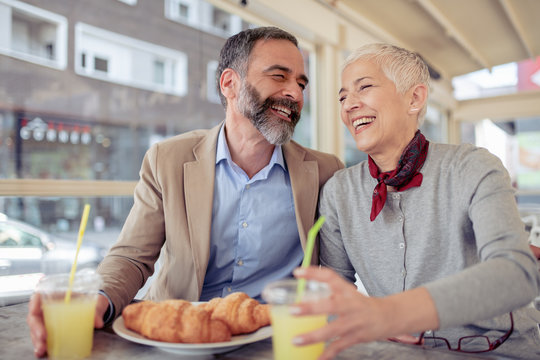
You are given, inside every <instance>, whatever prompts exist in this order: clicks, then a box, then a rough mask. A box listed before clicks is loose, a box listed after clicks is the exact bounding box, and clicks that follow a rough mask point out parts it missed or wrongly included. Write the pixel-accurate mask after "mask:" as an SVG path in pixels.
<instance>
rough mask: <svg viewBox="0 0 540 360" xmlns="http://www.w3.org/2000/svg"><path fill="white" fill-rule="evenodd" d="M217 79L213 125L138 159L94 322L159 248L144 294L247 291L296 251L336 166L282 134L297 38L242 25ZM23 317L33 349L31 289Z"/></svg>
mask: <svg viewBox="0 0 540 360" xmlns="http://www.w3.org/2000/svg"><path fill="white" fill-rule="evenodd" d="M217 80H218V87H219V90H220V93H221V99H222V103H223V105H224V106H225V109H226V117H225V122H224V124H221V125H219V126H217V127H215V128H213V129H210V130H196V131H192V132H189V133H186V134H182V135H179V136H176V137H174V138H171V139H168V140H165V141H163V142H161V143H159V144H156V145H154V146H153V147H152V148H151V149H150V150H149V151H148V152H147V154H146V156H145V158H144V160H143V164H142V167H141V172H140V180H139V183H138V184H137V187H136V189H135V198H134V205H133V208H132V209H131V212H130V214H129V216H128V218H127V220H126V223H125V225H124V228H123V229H122V232H121V234H120V238H119V240H118V242H117V243H116V244H115V245H114V246H113V247H112V248H111V250H110V252H109V254H108V255H107V257H106V258H105V259H104V261H103V262H102V264H100V266H99V268H98V272H99V273H100V274H101V275H102V276H103V279H104V286H103V294H102V295H100V296H99V299H98V304H97V307H96V319H95V326H96V328H100V327H102V326H103V324H104V320H105V321H110V320H112V319H114V317H116V316H118V315H120V314H121V311H122V309H123V308H124V306H126V305H127V304H128V303H129V302H130V301H131V300H132V299H133V297H134V296H135V294H136V293H137V291H138V290H139V288H141V287H142V286H143V285H144V283H145V282H146V280H147V279H148V277H149V276H150V275H151V274H152V272H153V270H154V263H155V261H156V259H157V258H158V256H159V255H160V252H161V258H162V265H161V270H160V272H159V274H158V276H157V278H156V279H155V281H154V283H153V284H152V286H151V287H150V289H149V291H148V293H147V294H146V297H145V298H146V299H151V300H155V301H159V300H164V299H169V298H182V299H186V300H190V301H198V300H201V301H205V300H209V299H211V298H213V297H216V296H225V295H227V294H228V293H230V292H233V291H244V292H246V293H248V295H250V296H252V297H258V296H259V295H260V293H261V291H262V288H263V287H264V285H265V284H266V283H267V282H269V281H272V280H276V279H279V278H283V277H286V276H290V274H291V273H292V270H293V269H294V268H295V267H297V266H298V265H299V264H300V262H301V260H302V257H303V250H302V249H303V246H304V244H305V241H306V234H307V232H308V230H309V228H310V227H311V226H312V225H313V222H314V220H315V216H316V207H317V201H318V193H319V187H320V186H321V185H323V184H324V183H325V182H326V180H327V179H328V178H329V177H330V176H331V175H332V174H333V173H334V172H335V171H336V170H338V169H340V168H342V167H343V164H342V163H341V161H339V159H337V158H336V157H335V156H333V155H328V154H323V153H320V152H317V151H313V150H310V149H305V148H303V147H301V146H300V145H298V144H297V143H295V142H293V141H289V140H290V138H291V136H292V133H293V130H294V127H295V125H296V123H297V122H298V120H299V118H300V111H301V110H302V106H303V90H304V88H305V86H306V85H307V82H308V79H307V76H306V74H305V70H304V62H303V58H302V55H301V53H300V51H299V49H298V43H297V40H296V39H295V38H294V37H293V36H292V35H291V34H289V33H287V32H285V31H283V30H280V29H277V28H274V27H264V28H257V29H250V30H245V31H242V32H241V33H239V34H237V35H235V36H233V37H231V38H230V39H228V40H227V42H226V44H225V45H224V47H223V49H222V50H221V54H220V64H219V67H218V71H217ZM313 261H314V262H316V261H317V255H315V256H314V258H313ZM104 315H105V316H104ZM104 317H105V319H104ZM27 321H28V324H29V326H30V329H31V335H32V341H33V343H34V347H35V354H36V356H42V355H43V354H44V353H45V338H46V334H45V329H44V327H43V318H42V314H41V309H40V300H39V298H38V297H36V296H35V297H34V298H33V299H32V300H31V303H30V311H29V315H28V319H27Z"/></svg>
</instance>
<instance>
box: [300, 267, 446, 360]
mask: <svg viewBox="0 0 540 360" xmlns="http://www.w3.org/2000/svg"><path fill="white" fill-rule="evenodd" d="M294 275H295V276H296V277H297V278H305V279H307V280H316V281H320V282H324V283H327V284H328V286H329V287H330V290H331V292H332V295H331V296H330V297H329V298H328V299H323V300H320V301H317V302H311V303H302V304H298V305H295V306H294V307H293V308H292V312H293V313H294V314H295V315H308V314H329V315H334V316H336V319H335V320H333V321H331V322H330V323H328V325H326V326H324V327H323V328H321V329H319V330H315V331H312V332H310V333H307V334H303V335H299V336H297V337H296V338H295V339H294V340H293V341H294V343H295V344H296V345H304V344H311V343H316V342H321V341H329V340H332V342H331V343H330V345H329V346H328V347H327V348H326V349H325V351H324V353H323V355H322V356H321V357H320V358H319V360H327V359H332V358H334V357H335V356H336V355H337V354H338V353H339V352H341V351H342V350H344V349H346V348H348V347H350V346H352V345H354V344H358V343H364V342H371V341H375V340H386V339H389V338H396V339H400V340H401V339H405V337H404V334H407V333H413V332H417V331H423V330H425V329H435V328H437V327H438V317H437V313H436V309H435V305H434V303H433V301H432V300H431V296H430V295H429V293H428V292H427V290H426V289H425V288H417V289H413V290H411V291H407V292H405V293H400V294H396V295H392V296H388V297H383V298H376V297H368V296H365V295H363V294H361V293H360V292H358V290H357V288H356V286H354V285H353V284H351V283H349V282H347V281H345V280H344V279H343V278H341V276H339V275H338V274H337V273H336V272H334V271H333V270H331V269H328V268H318V267H309V268H305V269H304V268H299V269H296V270H295V271H294Z"/></svg>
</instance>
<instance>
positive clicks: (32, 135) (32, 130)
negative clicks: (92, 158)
mask: <svg viewBox="0 0 540 360" xmlns="http://www.w3.org/2000/svg"><path fill="white" fill-rule="evenodd" d="M19 135H20V137H21V139H23V140H31V139H32V140H35V141H44V140H45V141H48V142H60V143H64V144H66V143H68V142H69V143H72V144H79V143H81V144H83V145H88V144H90V143H91V142H92V135H91V133H90V126H87V125H86V126H82V127H81V126H80V125H69V124H65V123H62V122H54V121H47V122H45V121H44V120H43V119H41V118H40V117H35V118H33V119H32V120H30V121H29V120H28V119H27V118H21V129H20V130H19Z"/></svg>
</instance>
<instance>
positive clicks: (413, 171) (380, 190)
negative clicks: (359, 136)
mask: <svg viewBox="0 0 540 360" xmlns="http://www.w3.org/2000/svg"><path fill="white" fill-rule="evenodd" d="M428 147H429V141H427V140H426V138H425V137H424V135H422V133H421V132H420V130H417V131H416V134H414V137H413V139H412V140H411V142H410V143H409V144H408V145H407V147H406V148H405V150H403V154H401V157H400V158H399V161H398V165H397V167H396V168H395V169H394V170H392V171H387V172H380V170H379V167H378V166H377V164H375V161H373V159H372V158H371V156H369V157H368V165H369V173H370V174H371V176H372V177H373V178H374V179H377V185H376V186H375V189H374V190H373V200H372V203H371V216H370V220H371V221H373V220H375V218H376V217H377V215H379V213H380V212H381V210H382V209H383V207H384V204H385V203H386V195H387V191H386V186H387V185H388V186H393V187H394V188H396V190H397V191H403V190H407V189H410V188H412V187H415V186H420V185H421V184H422V179H423V176H422V174H421V173H419V172H418V169H420V168H421V167H422V165H424V161H425V160H426V156H427V151H428Z"/></svg>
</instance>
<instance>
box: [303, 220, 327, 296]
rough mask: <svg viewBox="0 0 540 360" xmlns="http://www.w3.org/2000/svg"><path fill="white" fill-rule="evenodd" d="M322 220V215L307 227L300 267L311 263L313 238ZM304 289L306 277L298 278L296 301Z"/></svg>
mask: <svg viewBox="0 0 540 360" xmlns="http://www.w3.org/2000/svg"><path fill="white" fill-rule="evenodd" d="M324 220H326V219H325V218H324V216H321V217H320V218H318V219H317V221H316V222H315V224H313V226H312V227H311V229H309V232H308V236H307V243H306V251H304V260H303V261H302V267H303V268H306V267H308V266H309V265H310V264H311V256H312V255H313V247H314V246H315V238H316V237H317V233H318V232H319V230H320V229H321V227H322V225H323V223H324ZM305 289H306V279H298V287H297V288H296V302H300V301H302V297H303V296H304V291H305Z"/></svg>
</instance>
